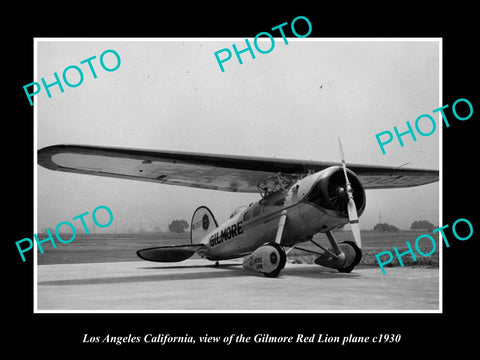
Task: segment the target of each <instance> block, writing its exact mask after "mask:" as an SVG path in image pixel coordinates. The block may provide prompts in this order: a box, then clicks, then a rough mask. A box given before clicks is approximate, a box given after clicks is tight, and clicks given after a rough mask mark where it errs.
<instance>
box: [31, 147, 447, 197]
mask: <svg viewBox="0 0 480 360" xmlns="http://www.w3.org/2000/svg"><path fill="white" fill-rule="evenodd" d="M38 163H39V164H40V165H42V166H43V167H45V168H47V169H50V170H56V171H65V172H72V173H79V174H89V175H97V176H106V177H115V178H123V179H131V180H140V181H149V182H157V183H162V184H168V185H180V186H189V187H196V188H204V189H212V190H222V191H232V192H246V193H256V192H258V188H257V185H258V184H259V183H260V182H261V181H263V180H264V179H266V178H268V177H271V176H273V175H276V174H281V175H282V176H287V177H292V178H295V177H301V176H303V175H304V174H307V173H310V172H317V171H321V170H323V169H326V168H327V167H330V166H334V165H339V164H338V163H335V162H323V161H302V160H288V159H276V158H263V157H251V156H231V155H217V154H203V153H191V152H173V151H159V150H142V149H128V148H115V147H100V146H88V145H54V146H49V147H45V148H43V149H41V150H39V151H38ZM348 168H349V169H351V170H352V171H353V172H355V173H356V174H357V175H358V176H359V177H360V181H361V182H362V184H363V185H364V187H365V188H366V189H385V188H402V187H410V186H418V185H424V184H429V183H432V182H436V181H438V179H439V172H438V171H437V170H425V169H412V168H392V167H386V166H370V165H359V164H349V165H348Z"/></svg>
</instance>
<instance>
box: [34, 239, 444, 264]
mask: <svg viewBox="0 0 480 360" xmlns="http://www.w3.org/2000/svg"><path fill="white" fill-rule="evenodd" d="M423 233H426V232H421V231H399V232H396V233H379V232H376V231H368V230H367V231H362V245H363V246H362V252H363V257H362V261H361V262H360V265H375V266H378V263H377V260H376V258H375V255H376V254H378V253H380V252H382V251H386V250H388V251H391V252H393V247H394V246H396V247H397V249H398V251H399V253H402V252H403V251H406V250H407V249H408V247H407V245H406V241H409V242H410V244H411V245H412V247H413V248H414V249H415V245H414V244H415V240H416V238H417V237H418V236H419V235H421V234H423ZM429 234H430V235H432V237H433V238H434V239H435V240H436V242H437V250H436V251H435V252H434V253H433V254H432V255H430V256H427V257H424V256H420V255H418V256H416V257H417V261H415V262H414V261H413V259H412V257H411V255H410V254H408V255H405V256H403V257H402V261H403V262H404V264H405V265H406V266H429V267H430V266H431V267H438V265H439V256H438V233H437V234H431V233H429ZM334 236H335V238H336V239H337V242H342V241H352V234H351V232H350V231H339V232H336V233H334ZM69 237H70V236H68V235H67V236H65V239H68V238H69ZM40 239H41V237H40ZM314 240H315V241H316V242H317V243H319V244H321V245H322V246H324V247H326V248H330V246H329V243H328V240H327V238H326V236H325V235H324V234H317V235H315V237H314ZM189 242H190V235H189V234H188V233H185V234H173V233H158V234H152V233H146V234H90V235H81V234H77V237H76V238H75V239H74V240H73V241H72V242H71V243H68V244H62V243H60V242H57V243H56V244H57V248H56V249H54V248H53V247H52V245H51V243H50V242H46V243H44V244H43V250H44V253H43V254H41V253H40V252H39V251H38V256H37V263H38V265H44V264H69V263H71V264H74V263H95V262H116V261H138V260H139V258H138V257H137V255H136V251H137V250H139V249H143V248H148V247H154V246H162V245H179V244H188V243H189ZM300 246H301V247H303V248H306V249H310V250H318V249H317V248H316V246H315V245H313V244H312V243H310V242H307V243H304V244H301V245H300ZM419 247H420V249H421V250H422V251H423V252H424V253H429V252H430V251H431V249H432V247H431V244H430V242H429V241H428V240H425V239H424V240H422V241H421V242H420V244H419ZM315 258H316V255H314V254H308V253H305V252H303V251H300V250H297V249H294V250H292V251H291V252H290V253H289V254H288V261H289V262H293V263H313V262H314V260H315ZM393 258H394V260H393V261H392V263H391V264H389V265H388V266H399V262H398V259H397V258H396V256H394V257H393Z"/></svg>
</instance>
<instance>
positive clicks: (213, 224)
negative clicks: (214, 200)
mask: <svg viewBox="0 0 480 360" xmlns="http://www.w3.org/2000/svg"><path fill="white" fill-rule="evenodd" d="M217 227H218V224H217V220H215V217H214V216H213V214H212V212H211V211H210V209H209V208H207V207H206V206H200V207H199V208H198V209H197V210H195V212H194V213H193V216H192V222H191V224H190V241H191V243H192V244H198V243H200V242H201V241H202V240H203V238H204V237H205V236H206V235H207V234H208V233H209V232H211V231H212V230H213V229H215V228H217Z"/></svg>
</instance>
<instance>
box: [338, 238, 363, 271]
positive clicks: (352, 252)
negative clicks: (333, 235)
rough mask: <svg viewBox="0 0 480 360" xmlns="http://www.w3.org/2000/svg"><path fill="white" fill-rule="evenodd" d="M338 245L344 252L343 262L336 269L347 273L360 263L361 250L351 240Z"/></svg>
mask: <svg viewBox="0 0 480 360" xmlns="http://www.w3.org/2000/svg"><path fill="white" fill-rule="evenodd" d="M338 247H339V248H340V249H341V250H342V252H343V253H344V254H345V264H344V265H343V267H341V268H337V270H338V271H339V272H341V273H349V272H352V270H353V269H354V268H355V266H357V265H358V264H359V263H360V260H361V259H362V250H361V249H360V248H359V247H358V246H357V244H355V242H353V241H344V242H342V243H340V244H338Z"/></svg>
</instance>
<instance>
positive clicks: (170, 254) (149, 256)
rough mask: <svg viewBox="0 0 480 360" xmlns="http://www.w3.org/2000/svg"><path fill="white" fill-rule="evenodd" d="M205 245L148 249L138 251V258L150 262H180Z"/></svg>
mask: <svg viewBox="0 0 480 360" xmlns="http://www.w3.org/2000/svg"><path fill="white" fill-rule="evenodd" d="M203 247H204V245H201V244H197V245H173V246H160V247H153V248H147V249H142V250H138V251H137V255H138V257H140V258H141V259H143V260H148V261H158V262H179V261H183V260H186V259H188V258H190V257H192V256H193V255H194V254H195V253H196V252H197V251H198V250H199V249H201V248H203Z"/></svg>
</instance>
